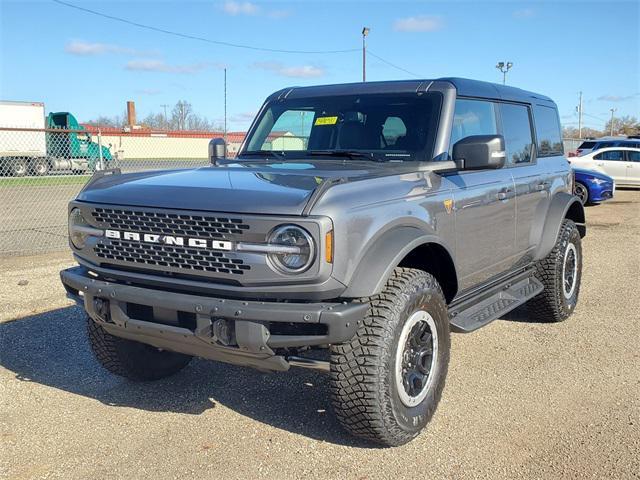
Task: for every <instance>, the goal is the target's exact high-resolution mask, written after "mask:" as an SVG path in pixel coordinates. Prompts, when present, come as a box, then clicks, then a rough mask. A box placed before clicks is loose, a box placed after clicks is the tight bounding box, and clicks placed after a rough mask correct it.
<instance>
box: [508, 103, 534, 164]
mask: <svg viewBox="0 0 640 480" xmlns="http://www.w3.org/2000/svg"><path fill="white" fill-rule="evenodd" d="M501 108H502V131H503V135H504V143H505V147H506V151H507V162H508V163H511V164H516V165H517V164H519V163H528V162H530V161H531V157H532V153H531V151H532V149H533V137H532V136H531V120H530V118H529V109H528V108H527V107H526V106H524V105H513V104H510V103H504V104H502V105H501Z"/></svg>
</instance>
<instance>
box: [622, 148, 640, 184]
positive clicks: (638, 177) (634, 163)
mask: <svg viewBox="0 0 640 480" xmlns="http://www.w3.org/2000/svg"><path fill="white" fill-rule="evenodd" d="M626 154H627V178H626V180H625V183H627V184H629V185H640V150H626Z"/></svg>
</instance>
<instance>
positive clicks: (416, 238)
mask: <svg viewBox="0 0 640 480" xmlns="http://www.w3.org/2000/svg"><path fill="white" fill-rule="evenodd" d="M427 243H435V244H438V245H439V246H440V247H442V248H444V249H445V250H446V251H447V253H448V254H449V256H450V257H451V258H453V256H452V255H451V252H450V251H449V249H448V248H447V247H445V246H444V245H443V244H442V242H441V241H440V239H439V238H438V237H437V236H436V235H435V234H426V233H425V232H424V231H423V230H421V229H419V228H416V227H408V226H404V227H398V228H394V229H392V230H389V231H387V232H385V233H384V234H382V235H381V236H380V237H379V238H378V239H377V240H376V241H375V242H374V243H373V245H371V246H370V247H369V248H368V249H367V251H366V252H365V254H364V255H363V257H362V259H361V260H360V263H359V264H358V267H357V268H356V270H355V272H354V273H353V275H352V276H351V278H350V279H349V281H348V282H347V285H349V287H348V288H347V290H345V291H344V292H343V293H342V295H341V296H343V297H348V298H360V297H369V296H371V295H375V294H377V293H379V292H380V291H382V288H383V287H384V285H385V284H386V283H387V280H388V279H389V277H390V276H391V274H392V273H393V270H394V269H395V268H396V267H397V266H398V265H399V264H400V262H401V261H402V260H403V259H404V258H405V257H406V256H407V255H408V254H409V253H410V252H411V251H412V250H414V249H415V248H417V247H419V246H420V245H424V244H427Z"/></svg>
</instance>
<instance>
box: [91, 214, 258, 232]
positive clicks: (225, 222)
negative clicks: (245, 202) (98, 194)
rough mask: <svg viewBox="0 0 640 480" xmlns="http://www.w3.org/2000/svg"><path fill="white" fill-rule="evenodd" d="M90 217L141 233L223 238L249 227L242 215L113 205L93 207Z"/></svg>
mask: <svg viewBox="0 0 640 480" xmlns="http://www.w3.org/2000/svg"><path fill="white" fill-rule="evenodd" d="M91 214H92V215H93V218H94V219H95V220H96V221H97V222H98V223H99V224H100V225H101V226H103V227H106V228H112V229H114V230H128V231H131V232H141V233H145V232H146V233H160V234H164V235H181V236H189V237H205V238H227V236H228V235H234V236H235V235H241V234H242V233H243V232H244V231H245V230H248V229H249V225H247V224H246V223H244V222H243V221H242V219H239V218H231V217H210V216H206V215H188V214H183V213H165V212H144V211H140V210H125V209H119V208H118V209H116V208H95V209H94V210H93V212H92V213H91Z"/></svg>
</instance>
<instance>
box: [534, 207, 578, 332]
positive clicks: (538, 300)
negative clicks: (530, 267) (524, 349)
mask: <svg viewBox="0 0 640 480" xmlns="http://www.w3.org/2000/svg"><path fill="white" fill-rule="evenodd" d="M569 245H573V248H575V251H576V253H577V273H576V279H575V286H574V288H573V293H572V294H571V295H570V296H569V298H567V297H566V296H565V292H564V287H563V280H564V278H563V266H564V265H565V257H566V255H567V254H568V252H569ZM581 275H582V244H581V240H580V232H579V231H578V227H577V226H576V224H575V223H574V222H573V221H571V220H568V219H565V220H564V221H563V222H562V225H561V227H560V233H559V234H558V239H557V240H556V244H555V245H554V246H553V249H552V250H551V252H550V253H549V255H547V256H546V257H545V258H543V259H542V260H540V261H538V262H536V266H535V276H536V278H537V279H538V280H539V281H540V282H542V284H543V285H544V291H543V292H542V293H540V294H539V295H537V296H535V297H533V298H532V299H531V300H529V301H528V302H527V311H528V313H529V316H530V317H531V318H532V319H535V320H542V321H547V322H562V321H564V320H566V319H567V318H569V316H570V315H571V314H572V313H573V310H574V309H575V307H576V305H577V303H578V296H579V294H580V278H581Z"/></svg>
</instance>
